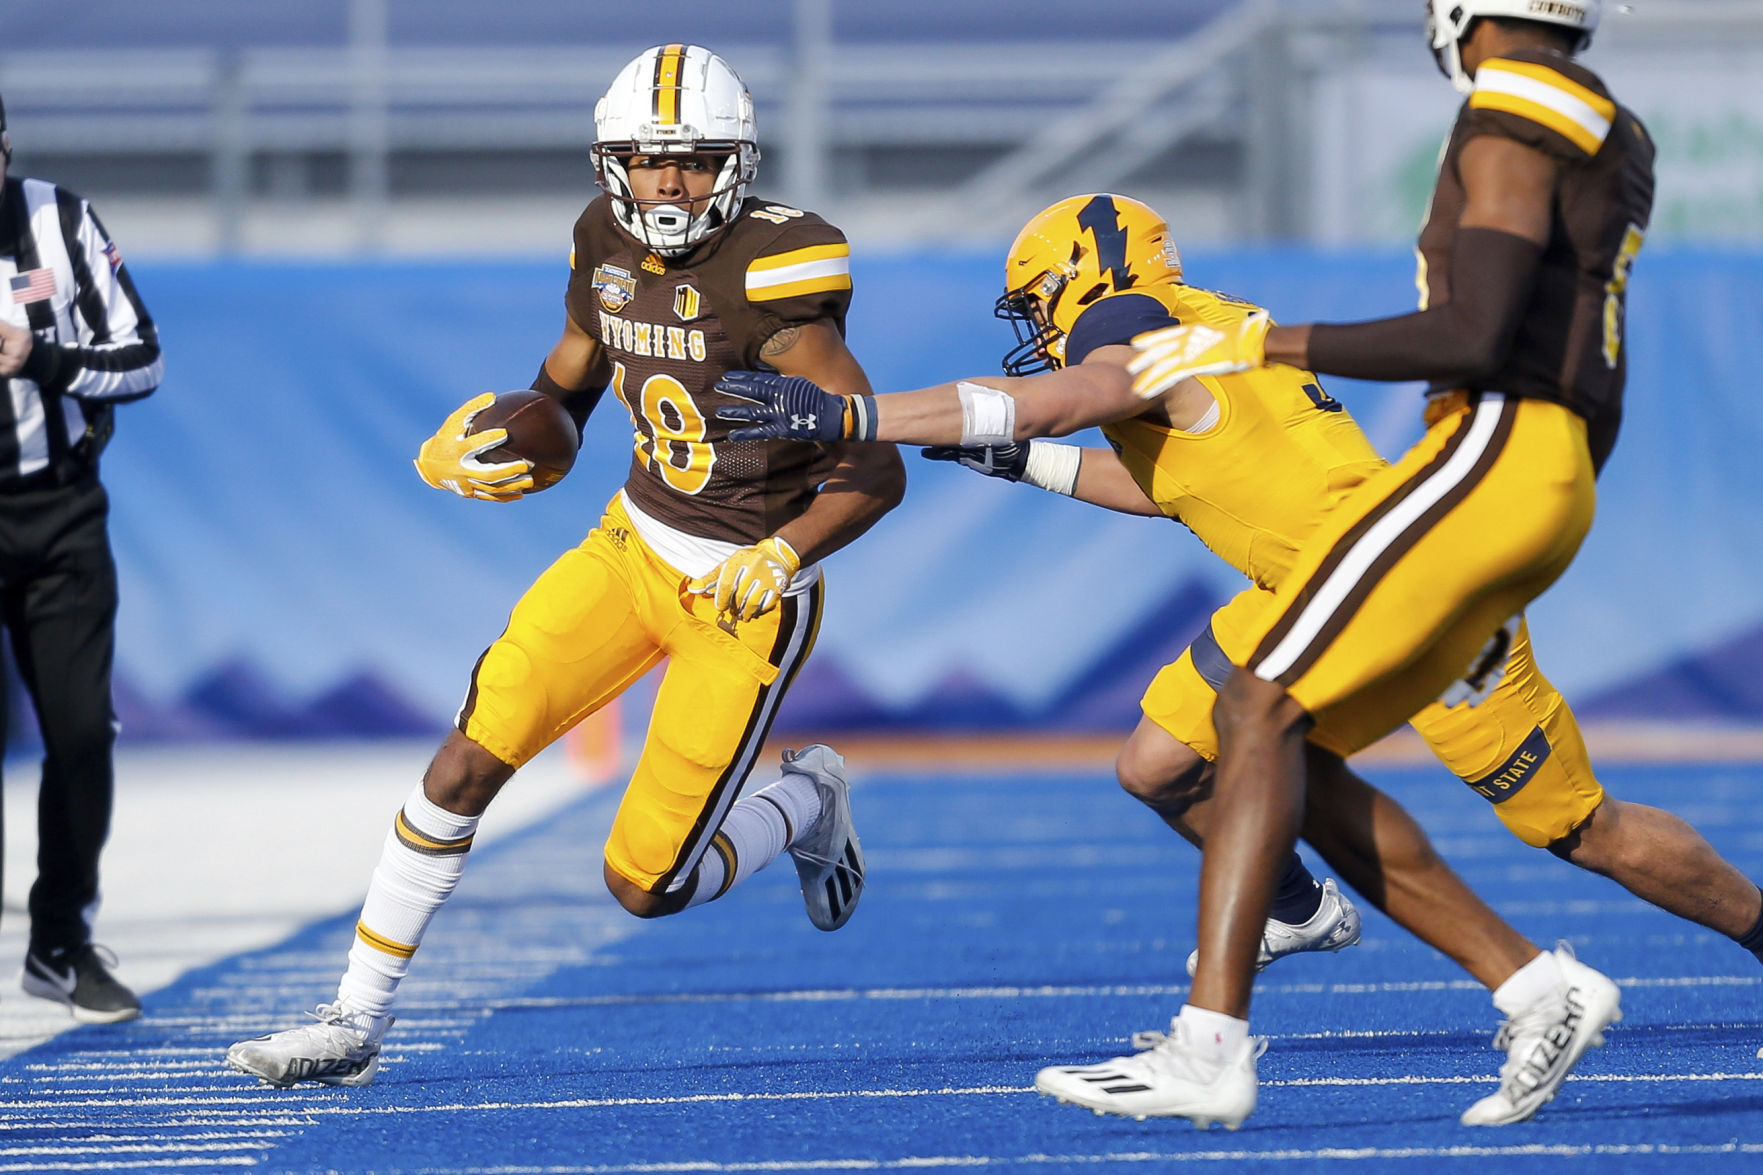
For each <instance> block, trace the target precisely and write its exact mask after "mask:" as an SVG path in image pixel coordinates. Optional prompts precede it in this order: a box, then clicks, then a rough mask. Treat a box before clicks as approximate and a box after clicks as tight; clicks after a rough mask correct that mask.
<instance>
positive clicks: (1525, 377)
mask: <svg viewBox="0 0 1763 1175" xmlns="http://www.w3.org/2000/svg"><path fill="white" fill-rule="evenodd" d="M1477 135H1500V136H1503V137H1505V138H1509V139H1514V140H1516V141H1518V142H1520V143H1523V144H1525V145H1526V146H1528V147H1532V148H1534V149H1536V150H1538V151H1541V152H1543V153H1544V154H1546V155H1549V156H1551V157H1552V158H1554V159H1556V160H1558V161H1560V163H1561V169H1560V181H1559V184H1558V186H1557V188H1556V192H1555V210H1554V226H1553V228H1552V229H1551V232H1550V237H1549V242H1548V245H1547V246H1546V247H1545V248H1544V250H1543V255H1542V259H1541V262H1540V263H1539V266H1538V270H1537V276H1536V283H1535V286H1534V287H1533V289H1532V293H1531V298H1530V304H1529V306H1528V307H1527V308H1526V310H1525V312H1524V315H1523V318H1522V320H1521V321H1520V323H1519V327H1518V335H1517V337H1516V339H1515V340H1514V341H1513V345H1512V351H1511V355H1510V357H1509V358H1508V359H1507V361H1506V364H1505V366H1504V367H1502V368H1501V369H1500V371H1498V372H1497V373H1495V374H1494V375H1492V376H1489V377H1488V378H1486V379H1484V380H1480V381H1477V383H1476V384H1475V385H1474V386H1473V389H1472V390H1488V391H1501V392H1506V393H1508V394H1511V395H1516V396H1528V397H1532V398H1535V399H1539V400H1552V401H1554V402H1556V403H1559V404H1564V405H1566V406H1567V407H1569V408H1571V409H1573V411H1575V412H1577V413H1579V415H1581V416H1583V417H1585V419H1586V422H1587V424H1588V426H1589V433H1590V438H1591V449H1592V457H1593V460H1594V462H1595V463H1596V464H1597V465H1599V466H1602V465H1603V462H1604V458H1605V457H1607V456H1608V455H1609V452H1610V448H1611V446H1612V445H1614V444H1615V441H1616V429H1617V425H1618V424H1619V423H1620V422H1621V419H1622V386H1623V381H1624V378H1625V376H1626V374H1627V348H1626V347H1625V346H1624V338H1623V330H1624V327H1625V313H1624V311H1625V305H1626V297H1625V295H1626V291H1627V286H1628V274H1629V267H1630V266H1631V265H1632V264H1633V262H1634V257H1635V254H1636V253H1637V252H1638V251H1639V250H1640V247H1641V241H1642V238H1643V236H1644V234H1645V232H1646V228H1647V220H1648V217H1649V216H1650V215H1651V213H1652V208H1653V143H1652V140H1651V139H1650V138H1649V137H1648V135H1647V132H1646V129H1645V128H1644V127H1642V126H1641V123H1640V120H1639V119H1637V118H1636V117H1635V116H1634V114H1633V113H1632V112H1631V111H1629V110H1628V109H1627V108H1625V107H1622V106H1619V105H1617V103H1616V102H1615V101H1613V100H1612V99H1611V97H1610V93H1609V91H1608V90H1606V89H1605V88H1604V83H1603V82H1601V81H1600V80H1598V77H1597V75H1596V74H1594V73H1592V72H1591V71H1590V70H1588V69H1586V68H1585V67H1584V66H1582V65H1580V64H1579V63H1578V62H1575V61H1573V60H1571V59H1569V58H1567V57H1565V56H1562V55H1561V54H1558V53H1551V52H1547V51H1545V50H1525V51H1523V52H1516V53H1513V54H1511V55H1509V56H1507V57H1497V58H1491V59H1489V60H1487V61H1484V62H1483V63H1482V64H1481V66H1480V67H1479V68H1478V69H1477V70H1476V73H1475V90H1474V92H1473V93H1471V94H1470V95H1469V98H1468V100H1467V101H1465V102H1464V104H1463V109H1462V111H1461V112H1460V113H1459V114H1458V116H1457V124H1456V126H1455V127H1454V128H1453V129H1452V131H1451V138H1450V141H1449V143H1448V144H1447V145H1446V148H1445V154H1444V158H1443V160H1442V162H1441V163H1440V166H1439V178H1438V187H1437V188H1436V189H1435V191H1434V193H1433V200H1432V209H1431V211H1430V213H1429V214H1428V216H1427V221H1426V226H1425V227H1424V228H1423V229H1422V230H1421V233H1420V250H1419V252H1420V264H1421V271H1420V288H1421V290H1422V293H1423V297H1424V301H1423V302H1422V306H1423V307H1424V306H1426V305H1442V304H1443V303H1445V302H1448V301H1449V300H1450V297H1451V249H1452V246H1453V245H1454V244H1455V240H1456V234H1457V226H1458V222H1459V221H1460V220H1461V219H1462V216H1463V207H1464V203H1465V195H1464V190H1463V181H1462V178H1461V176H1460V174H1459V172H1458V161H1459V159H1460V157H1461V155H1462V151H1463V146H1464V144H1465V143H1467V142H1468V141H1469V140H1470V139H1472V138H1474V137H1475V136H1477Z"/></svg>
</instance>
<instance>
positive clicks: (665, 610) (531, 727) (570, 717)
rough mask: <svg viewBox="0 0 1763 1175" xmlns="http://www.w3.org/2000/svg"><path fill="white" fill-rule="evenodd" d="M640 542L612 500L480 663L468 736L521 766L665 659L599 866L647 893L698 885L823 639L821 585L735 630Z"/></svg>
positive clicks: (525, 599)
mask: <svg viewBox="0 0 1763 1175" xmlns="http://www.w3.org/2000/svg"><path fill="white" fill-rule="evenodd" d="M685 585H686V576H685V575H683V574H681V573H680V572H679V571H677V570H675V569H674V568H673V567H671V566H670V565H668V564H667V563H665V562H663V561H662V560H661V558H660V557H659V556H658V555H656V554H655V552H654V551H653V550H651V549H650V548H649V546H648V545H647V544H646V543H644V542H643V540H642V539H641V538H640V537H639V536H638V535H637V533H636V531H635V529H634V528H633V527H632V526H631V524H630V519H629V517H628V516H627V515H626V514H625V511H624V508H623V505H622V503H621V501H620V499H618V498H616V497H615V498H614V499H613V500H612V503H611V504H610V505H609V506H608V507H607V509H606V515H605V517H604V518H602V519H601V520H600V525H599V526H598V527H597V528H595V530H594V531H592V532H591V533H590V534H589V535H588V537H587V539H586V540H585V541H584V542H583V543H582V544H581V545H580V546H579V547H576V548H575V549H574V550H571V551H568V552H566V553H565V554H564V555H563V556H562V557H561V558H559V559H558V560H557V562H555V563H553V564H552V565H551V566H550V567H549V568H547V569H546V570H545V572H544V573H543V574H541V575H540V576H539V578H538V579H537V580H536V581H534V583H533V585H532V587H530V588H528V589H527V591H526V594H525V595H523V596H522V597H521V598H520V602H519V603H517V604H516V605H515V606H514V612H513V614H512V615H510V616H509V618H508V627H507V629H505V630H504V631H503V633H502V635H501V636H499V637H498V638H496V642H495V643H494V644H492V645H491V646H490V647H489V649H488V650H487V651H486V652H485V653H484V655H483V657H481V658H480V659H479V660H478V663H477V667H476V668H475V669H474V670H473V671H472V675H471V687H470V690H469V692H468V693H467V695H466V699H465V705H464V707H463V708H462V709H461V710H460V712H459V723H458V725H459V729H460V730H461V731H462V732H464V734H465V735H466V737H468V738H470V739H471V740H472V741H473V742H475V743H477V744H478V745H479V746H481V747H483V748H484V749H485V750H487V751H489V752H490V753H491V754H492V755H495V756H496V757H497V758H498V759H501V760H502V761H503V762H504V763H507V764H509V765H511V766H514V767H519V766H520V765H521V764H523V763H525V762H526V761H527V760H528V759H531V758H532V757H533V756H534V755H536V754H538V753H539V751H540V750H542V749H543V748H545V747H546V746H548V745H549V744H550V743H551V742H552V741H554V740H555V739H557V738H558V737H559V736H561V735H562V734H563V733H564V732H565V731H567V730H569V728H570V727H572V726H574V725H575V724H576V723H577V722H580V721H581V720H582V719H583V718H585V717H587V716H588V715H589V714H592V713H593V712H594V711H595V710H598V709H599V708H600V707H601V706H604V705H605V704H606V703H607V702H609V701H611V700H612V699H613V698H615V697H617V696H618V695H619V694H621V693H623V692H624V690H625V689H627V688H628V687H629V686H630V685H631V684H632V683H633V682H635V681H636V680H637V679H638V678H639V677H641V676H642V675H643V674H644V673H646V672H648V670H649V669H651V668H652V667H653V666H655V665H656V664H657V663H658V662H659V661H661V659H662V658H664V657H665V658H667V670H666V672H665V674H664V675H663V676H662V679H661V687H660V690H659V691H658V693H657V695H656V698H655V711H654V713H653V715H651V717H650V720H649V733H648V736H647V738H646V740H645V742H644V744H643V755H642V758H641V759H640V760H638V762H637V766H636V771H635V773H634V774H633V775H632V776H631V780H630V783H629V784H628V785H627V786H626V788H625V793H624V799H623V801H622V802H621V803H620V805H619V808H618V815H617V817H616V818H615V819H614V821H613V824H612V832H611V835H610V836H609V837H608V838H607V842H606V860H607V862H608V863H609V864H610V865H611V866H612V868H613V869H614V870H616V871H617V872H618V873H619V874H620V875H621V876H623V877H626V878H629V879H630V880H631V881H633V882H635V883H636V884H638V885H640V886H642V887H644V888H645V889H647V890H649V891H651V892H663V891H666V890H669V889H676V888H678V886H679V885H682V884H684V882H685V879H686V878H687V877H689V876H691V872H692V869H693V868H694V867H695V866H696V865H697V863H698V858H699V857H701V856H702V855H703V853H704V850H705V849H706V848H707V847H708V846H709V844H710V839H711V837H712V836H714V835H715V833H716V830H717V828H718V826H719V825H721V823H722V820H723V817H724V816H726V815H727V813H728V809H729V808H730V806H731V805H733V803H734V801H735V797H736V795H737V794H738V793H739V791H740V786H741V781H742V780H743V779H744V778H745V777H746V775H747V772H748V771H750V770H751V769H752V767H753V761H754V758H755V756H757V755H758V753H759V749H760V746H761V745H762V744H763V743H764V741H765V736H766V734H767V732H768V731H769V730H770V729H771V722H772V718H773V717H774V716H775V714H776V713H777V707H778V703H779V702H780V701H781V700H782V698H783V695H784V692H785V691H786V690H787V689H788V688H789V685H790V682H791V681H792V680H793V679H794V677H795V675H796V672H797V670H799V669H800V668H801V666H802V663H803V662H804V661H805V660H806V659H807V657H808V653H809V651H810V649H812V647H813V645H814V637H815V633H816V631H817V629H818V627H819V622H820V606H821V597H822V590H823V589H822V586H821V584H820V583H819V582H818V581H817V582H816V583H815V584H814V586H813V587H811V588H809V589H808V590H807V591H805V592H802V593H800V594H798V595H793V596H785V597H784V598H783V600H782V602H780V603H779V605H778V606H777V607H776V608H774V609H773V610H772V611H770V612H768V613H766V614H765V615H764V616H761V617H759V618H757V619H754V620H748V621H742V622H739V623H734V622H730V621H723V620H722V619H721V618H719V617H718V616H717V614H716V608H715V605H714V603H713V601H712V599H711V597H709V596H700V595H694V594H692V593H690V592H688V591H687V590H686V586H685Z"/></svg>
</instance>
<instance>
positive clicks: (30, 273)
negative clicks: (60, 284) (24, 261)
mask: <svg viewBox="0 0 1763 1175" xmlns="http://www.w3.org/2000/svg"><path fill="white" fill-rule="evenodd" d="M10 285H11V288H12V304H13V305H14V306H25V305H28V304H29V303H31V302H41V301H43V300H44V299H45V298H52V297H54V296H55V271H54V270H53V269H48V268H43V269H27V270H26V271H25V272H23V273H21V274H19V275H18V276H17V277H15V278H13V279H12V280H11V283H10Z"/></svg>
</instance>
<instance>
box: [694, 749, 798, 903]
mask: <svg viewBox="0 0 1763 1175" xmlns="http://www.w3.org/2000/svg"><path fill="white" fill-rule="evenodd" d="M819 819H820V789H819V788H818V787H815V786H814V781H813V780H812V779H810V778H809V777H808V776H806V775H796V774H792V773H786V774H785V775H784V777H783V778H782V779H780V780H778V781H777V782H776V783H774V784H771V785H770V786H768V787H764V788H761V789H760V790H759V791H757V792H755V793H754V794H752V795H750V796H747V797H746V798H744V799H742V800H741V801H740V802H738V803H737V804H735V806H734V807H732V808H730V809H729V812H728V815H727V816H725V817H723V821H722V827H721V828H718V829H717V830H716V836H715V838H714V839H713V840H711V842H710V848H709V849H708V850H707V851H706V852H705V854H704V855H703V856H702V857H700V858H699V859H698V867H697V869H696V870H694V871H693V876H694V877H695V878H696V879H697V881H696V888H694V889H693V890H692V897H691V900H690V901H688V902H687V903H686V908H687V909H690V908H691V907H693V906H701V905H703V904H704V903H705V902H713V901H715V900H716V899H717V898H719V897H721V896H722V895H723V894H725V893H727V892H728V891H729V890H731V889H733V888H734V887H735V886H737V885H739V884H740V883H741V882H743V881H745V880H747V878H749V877H751V876H753V874H755V873H757V872H759V871H760V870H761V869H763V868H765V867H766V866H767V865H769V864H771V863H772V862H773V861H775V860H776V859H777V855H778V854H779V853H781V852H783V851H784V850H785V849H786V848H788V847H789V846H790V845H792V844H794V843H795V842H796V841H798V840H800V839H801V838H802V837H803V835H804V834H806V833H807V832H808V831H809V830H810V829H812V828H813V827H814V824H815V822H816V821H817V820H819Z"/></svg>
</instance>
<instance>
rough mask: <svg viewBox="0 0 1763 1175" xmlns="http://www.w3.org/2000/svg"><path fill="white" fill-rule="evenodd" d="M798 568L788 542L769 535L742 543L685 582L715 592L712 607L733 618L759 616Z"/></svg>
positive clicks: (699, 590)
mask: <svg viewBox="0 0 1763 1175" xmlns="http://www.w3.org/2000/svg"><path fill="white" fill-rule="evenodd" d="M801 569H802V559H801V557H800V556H798V555H797V554H796V552H795V550H794V548H792V547H791V546H790V544H789V543H787V542H785V541H784V540H783V539H781V538H779V537H778V536H777V535H772V536H771V537H770V538H768V539H763V540H761V541H760V542H758V543H755V544H754V545H753V546H751V547H742V548H741V549H740V550H738V551H736V552H735V553H734V554H732V555H730V556H729V557H728V558H726V559H724V560H723V561H722V562H721V563H720V564H718V565H717V568H716V570H714V571H712V572H711V573H710V574H708V575H700V576H699V577H698V578H697V579H694V580H692V581H691V582H690V583H689V584H687V585H686V587H687V589H688V590H690V591H693V592H696V593H697V594H698V595H701V596H705V595H709V594H710V593H712V592H714V593H716V610H717V611H718V612H723V613H727V614H729V615H731V616H733V617H734V618H735V619H736V620H752V619H753V618H754V617H756V616H763V615H765V614H766V613H767V612H769V611H771V610H772V609H773V608H775V607H777V602H778V601H779V600H780V599H782V598H783V594H784V589H785V588H787V587H789V586H790V580H792V579H794V578H795V577H796V572H798V571H800V570H801Z"/></svg>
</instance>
